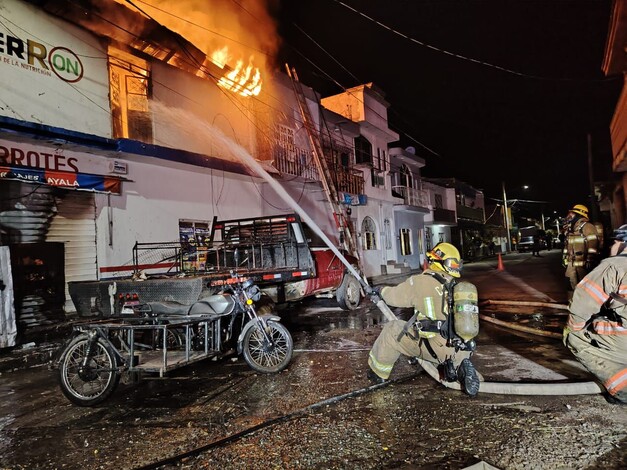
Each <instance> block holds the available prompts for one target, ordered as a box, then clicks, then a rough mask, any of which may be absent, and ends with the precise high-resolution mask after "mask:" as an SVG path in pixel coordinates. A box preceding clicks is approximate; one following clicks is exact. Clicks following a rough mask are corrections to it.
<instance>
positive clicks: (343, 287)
mask: <svg viewBox="0 0 627 470" xmlns="http://www.w3.org/2000/svg"><path fill="white" fill-rule="evenodd" d="M335 297H336V298H337V303H338V305H339V306H340V308H341V309H343V310H355V309H356V308H357V307H358V306H359V302H361V286H360V285H359V281H358V280H357V279H355V276H353V275H352V274H345V275H344V279H343V280H342V284H340V287H338V289H337V292H336V293H335Z"/></svg>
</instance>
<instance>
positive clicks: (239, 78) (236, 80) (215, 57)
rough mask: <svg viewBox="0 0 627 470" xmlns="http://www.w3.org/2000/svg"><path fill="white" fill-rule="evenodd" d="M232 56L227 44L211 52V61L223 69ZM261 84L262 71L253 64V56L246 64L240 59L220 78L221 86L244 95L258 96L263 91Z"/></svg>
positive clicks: (219, 83)
mask: <svg viewBox="0 0 627 470" xmlns="http://www.w3.org/2000/svg"><path fill="white" fill-rule="evenodd" d="M230 58H231V57H230V55H229V48H228V47H227V46H224V47H223V48H221V49H217V50H215V51H214V52H213V53H212V54H211V61H212V62H213V63H214V64H216V65H217V66H218V67H220V68H221V69H224V68H225V66H226V64H227V62H228V61H229V59H230ZM261 84H262V80H261V72H260V71H259V69H258V68H257V67H255V66H253V56H251V57H250V59H249V60H248V65H246V66H244V61H243V60H238V61H237V63H236V65H235V68H234V69H232V70H230V71H229V72H227V73H226V74H224V76H222V77H221V78H220V80H218V85H219V86H221V87H223V88H226V89H227V90H230V91H232V92H233V93H239V94H240V95H242V96H257V95H258V94H259V92H260V91H261Z"/></svg>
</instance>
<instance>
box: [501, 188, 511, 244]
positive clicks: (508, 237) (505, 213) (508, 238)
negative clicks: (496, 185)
mask: <svg viewBox="0 0 627 470" xmlns="http://www.w3.org/2000/svg"><path fill="white" fill-rule="evenodd" d="M502 186H503V218H504V219H505V230H507V251H512V236H511V234H510V232H509V214H508V213H507V193H506V192H505V181H502Z"/></svg>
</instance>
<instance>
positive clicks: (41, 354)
mask: <svg viewBox="0 0 627 470" xmlns="http://www.w3.org/2000/svg"><path fill="white" fill-rule="evenodd" d="M61 344H62V343H61V342H58V343H46V344H42V345H39V346H34V347H31V348H23V349H14V350H12V351H9V352H8V354H6V355H4V353H2V352H0V375H1V374H5V373H8V372H14V371H17V370H22V369H29V368H31V367H41V366H43V365H46V364H49V363H50V362H51V361H52V358H53V357H54V354H55V353H56V351H57V350H58V349H59V347H60V346H61Z"/></svg>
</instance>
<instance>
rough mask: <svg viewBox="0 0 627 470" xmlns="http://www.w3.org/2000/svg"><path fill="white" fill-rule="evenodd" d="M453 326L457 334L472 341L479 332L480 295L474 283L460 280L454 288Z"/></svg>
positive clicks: (465, 339)
mask: <svg viewBox="0 0 627 470" xmlns="http://www.w3.org/2000/svg"><path fill="white" fill-rule="evenodd" d="M453 301H454V304H453V326H454V328H455V333H456V334H457V336H459V337H460V338H462V339H463V340H464V341H470V340H471V339H472V338H474V337H475V336H477V335H478V334H479V296H478V294H477V288H476V287H475V285H474V284H472V283H470V282H466V281H462V282H458V283H457V284H455V287H454V288H453Z"/></svg>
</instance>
